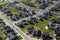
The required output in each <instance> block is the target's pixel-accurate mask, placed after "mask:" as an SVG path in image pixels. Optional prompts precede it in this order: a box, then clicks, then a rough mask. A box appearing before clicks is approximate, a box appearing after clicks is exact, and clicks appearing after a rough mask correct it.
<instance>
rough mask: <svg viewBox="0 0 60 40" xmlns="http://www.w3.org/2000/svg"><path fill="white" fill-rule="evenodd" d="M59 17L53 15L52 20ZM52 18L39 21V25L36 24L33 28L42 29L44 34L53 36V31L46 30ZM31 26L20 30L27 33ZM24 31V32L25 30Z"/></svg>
mask: <svg viewBox="0 0 60 40" xmlns="http://www.w3.org/2000/svg"><path fill="white" fill-rule="evenodd" d="M56 17H57V16H56V15H53V16H52V18H56ZM52 18H49V20H45V19H44V21H43V22H42V21H39V20H38V23H35V24H34V25H33V26H34V28H35V29H40V30H41V31H42V32H48V33H49V34H53V31H52V30H46V29H45V26H46V25H47V24H48V23H49V22H50V20H51V19H52ZM30 25H31V24H29V25H27V26H25V27H24V28H20V29H21V30H22V31H23V32H25V33H26V32H27V27H29V26H30ZM23 29H24V30H23Z"/></svg>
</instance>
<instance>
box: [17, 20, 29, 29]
mask: <svg viewBox="0 0 60 40" xmlns="http://www.w3.org/2000/svg"><path fill="white" fill-rule="evenodd" d="M27 24H28V23H27V21H26V20H22V21H20V22H18V23H17V26H19V27H21V28H23V27H24V25H27Z"/></svg>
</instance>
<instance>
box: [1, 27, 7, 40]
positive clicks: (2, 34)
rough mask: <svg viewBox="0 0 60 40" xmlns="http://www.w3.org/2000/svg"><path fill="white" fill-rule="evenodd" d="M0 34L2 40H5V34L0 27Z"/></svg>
mask: <svg viewBox="0 0 60 40" xmlns="http://www.w3.org/2000/svg"><path fill="white" fill-rule="evenodd" d="M0 36H2V38H3V39H2V40H6V36H5V35H4V33H3V32H2V29H1V28H0Z"/></svg>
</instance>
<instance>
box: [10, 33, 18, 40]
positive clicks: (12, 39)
mask: <svg viewBox="0 0 60 40" xmlns="http://www.w3.org/2000/svg"><path fill="white" fill-rule="evenodd" d="M9 40H18V37H17V36H16V35H13V34H9Z"/></svg>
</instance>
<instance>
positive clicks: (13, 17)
mask: <svg viewBox="0 0 60 40" xmlns="http://www.w3.org/2000/svg"><path fill="white" fill-rule="evenodd" d="M10 18H11V20H13V21H17V20H19V19H20V17H19V15H17V14H15V15H13V16H10Z"/></svg>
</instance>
